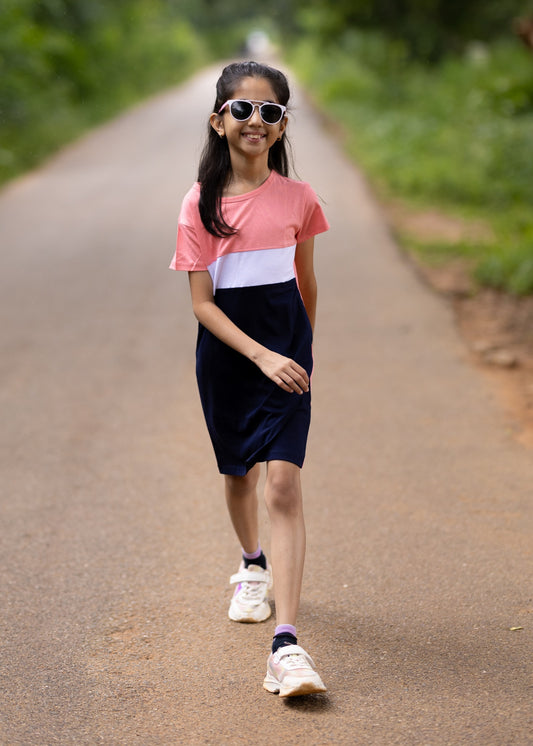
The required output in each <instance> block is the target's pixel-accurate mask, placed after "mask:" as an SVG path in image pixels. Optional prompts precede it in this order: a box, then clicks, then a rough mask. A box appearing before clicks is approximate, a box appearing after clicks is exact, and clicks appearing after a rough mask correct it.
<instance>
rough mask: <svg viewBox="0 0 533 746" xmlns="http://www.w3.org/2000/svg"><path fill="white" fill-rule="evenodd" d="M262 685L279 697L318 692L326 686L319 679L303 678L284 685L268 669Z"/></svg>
mask: <svg viewBox="0 0 533 746" xmlns="http://www.w3.org/2000/svg"><path fill="white" fill-rule="evenodd" d="M263 687H264V688H265V689H266V690H267V692H270V693H271V694H279V696H280V697H301V696H302V695H304V694H319V693H320V692H327V689H326V687H325V686H324V684H323V683H322V681H321V680H320V679H319V680H318V681H316V680H315V681H312V680H307V681H306V680H304V681H299V682H298V683H295V684H292V686H286V687H284V686H283V684H281V683H280V682H279V681H278V680H277V679H276V678H275V677H274V676H272V674H271V673H270V671H268V672H267V675H266V676H265V680H264V681H263Z"/></svg>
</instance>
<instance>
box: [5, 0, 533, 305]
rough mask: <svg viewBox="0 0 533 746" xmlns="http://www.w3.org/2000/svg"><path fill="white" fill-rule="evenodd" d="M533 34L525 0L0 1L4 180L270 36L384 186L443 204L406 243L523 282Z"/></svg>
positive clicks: (530, 180)
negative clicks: (439, 215) (449, 225)
mask: <svg viewBox="0 0 533 746" xmlns="http://www.w3.org/2000/svg"><path fill="white" fill-rule="evenodd" d="M532 47H533V2H532V1H530V0H468V1H467V2H465V1H464V0H394V1H392V0H271V1H270V3H268V5H264V4H261V6H260V8H259V9H258V6H257V5H256V4H251V3H249V2H248V0H246V2H245V0H113V2H111V1H108V2H106V1H105V0H2V5H1V9H0V183H5V182H6V181H7V180H9V179H11V178H13V177H14V176H16V175H18V174H20V173H21V172H23V171H25V170H27V169H29V168H31V167H33V166H35V165H36V164H38V163H39V162H41V161H42V159H43V158H45V157H46V156H48V155H49V154H51V153H52V152H54V151H55V150H56V149H58V148H59V147H60V146H61V145H63V144H64V143H66V142H68V141H70V140H72V139H73V138H75V137H77V136H79V135H80V134H81V133H82V132H83V131H85V130H87V129H88V128H90V127H92V126H94V125H95V124H97V123H99V122H102V121H104V120H106V119H108V118H110V117H112V116H113V115H115V114H116V113H117V112H119V111H120V110H122V109H124V108H125V107H128V106H131V105H133V104H134V103H135V102H136V101H139V100H142V99H143V98H145V97H147V96H149V95H152V94H154V93H156V92H158V91H160V90H163V89H165V88H168V87H171V86H174V85H176V84H178V83H180V82H181V81H182V80H184V79H185V78H186V77H188V76H189V75H191V74H192V73H193V72H194V71H195V70H197V69H199V68H201V67H203V66H205V65H206V64H209V63H212V62H214V61H216V60H221V59H228V58H235V57H238V56H242V55H245V56H249V57H254V58H259V59H265V58H269V57H270V55H271V54H272V52H273V51H275V53H276V55H277V56H278V57H279V58H280V59H281V60H282V61H283V64H284V65H285V66H289V67H290V69H291V70H293V71H294V75H295V77H296V78H297V79H299V81H300V82H301V83H302V84H303V86H304V87H305V88H306V90H307V92H308V93H309V95H310V96H311V97H312V98H313V100H314V101H315V103H316V105H317V106H318V107H320V108H321V110H322V111H323V113H324V117H325V119H326V121H327V122H328V123H329V124H330V125H331V126H332V127H334V128H335V131H336V133H337V134H338V135H339V136H340V137H341V138H342V140H343V142H344V145H345V147H346V149H347V151H348V152H349V153H350V154H351V155H352V156H353V157H354V158H355V159H356V160H357V162H358V163H359V164H360V165H361V166H362V167H363V168H364V169H365V171H366V173H367V174H368V175H369V178H371V180H372V183H373V185H374V187H375V189H376V190H377V192H378V193H379V194H380V195H382V196H383V198H384V199H388V200H394V199H396V198H398V199H401V200H405V201H407V202H408V203H409V204H411V205H414V206H415V207H425V206H428V205H437V206H438V207H439V208H441V209H442V210H445V211H447V213H448V214H449V215H450V216H453V218H454V219H455V221H456V222H455V225H456V227H457V226H458V228H457V230H455V231H453V230H445V231H441V232H440V233H439V231H433V232H432V233H431V236H430V237H424V235H423V232H422V233H421V232H420V231H418V232H416V231H415V232H413V231H409V229H408V227H407V228H406V229H405V235H404V241H405V242H406V243H407V244H409V247H410V249H411V250H413V251H414V252H416V253H418V254H419V255H421V256H424V257H425V261H428V262H435V263H438V262H439V261H441V260H442V259H443V258H444V259H447V260H449V259H450V257H452V258H453V257H455V258H459V259H460V260H461V261H463V262H465V263H466V264H467V265H468V267H469V268H471V271H472V274H473V276H474V277H475V280H476V282H477V283H480V284H481V285H483V286H489V287H493V288H498V289H502V290H505V291H507V292H509V293H511V294H514V295H530V294H533V210H532V204H533V199H532V198H533V142H532V133H533V127H532V125H533V48H532ZM184 115H186V112H184ZM464 226H466V228H465V227H464ZM400 229H401V226H400Z"/></svg>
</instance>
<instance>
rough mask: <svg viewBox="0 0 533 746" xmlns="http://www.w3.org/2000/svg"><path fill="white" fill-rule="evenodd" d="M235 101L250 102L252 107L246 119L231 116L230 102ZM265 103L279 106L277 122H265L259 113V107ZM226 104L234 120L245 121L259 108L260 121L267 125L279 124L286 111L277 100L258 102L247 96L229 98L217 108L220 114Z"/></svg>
mask: <svg viewBox="0 0 533 746" xmlns="http://www.w3.org/2000/svg"><path fill="white" fill-rule="evenodd" d="M236 101H244V102H245V103H247V104H250V106H252V107H253V108H252V113H251V114H250V116H249V117H246V119H237V117H235V116H233V113H232V111H231V104H234V103H235V102H236ZM265 104H271V105H273V106H279V108H280V109H281V116H280V118H279V119H278V121H277V122H265V120H264V119H263V115H262V114H261V107H262V106H264V105H265ZM226 106H227V107H228V111H229V113H230V116H231V117H232V118H233V119H235V121H236V122H247V121H248V120H249V119H251V118H252V117H253V115H254V112H255V110H256V108H257V109H259V116H260V117H261V121H262V122H263V124H266V125H269V126H271V127H272V126H274V125H275V124H279V123H280V122H281V120H282V119H283V117H284V116H285V113H286V111H287V107H286V106H283V104H278V103H277V101H260V102H257V101H256V102H254V101H250V100H249V99H247V98H229V99H228V100H227V101H226V102H225V103H223V104H222V106H221V107H220V109H219V110H218V113H219V114H222V112H223V111H224V109H225V108H226Z"/></svg>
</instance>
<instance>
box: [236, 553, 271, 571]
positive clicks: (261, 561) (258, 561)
mask: <svg viewBox="0 0 533 746" xmlns="http://www.w3.org/2000/svg"><path fill="white" fill-rule="evenodd" d="M242 559H243V561H244V566H245V567H248V565H258V566H259V567H262V568H263V570H266V569H267V558H266V557H265V555H264V554H263V552H261V554H260V555H259V557H255V558H254V559H247V558H246V557H244V556H243V558H242Z"/></svg>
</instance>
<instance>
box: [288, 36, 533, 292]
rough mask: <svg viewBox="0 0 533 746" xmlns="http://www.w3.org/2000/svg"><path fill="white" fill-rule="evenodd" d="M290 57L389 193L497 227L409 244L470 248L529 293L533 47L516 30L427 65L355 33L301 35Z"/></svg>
mask: <svg viewBox="0 0 533 746" xmlns="http://www.w3.org/2000/svg"><path fill="white" fill-rule="evenodd" d="M289 61H290V63H291V64H292V66H293V67H294V69H295V70H296V72H297V74H298V76H299V77H300V78H301V80H302V82H303V83H304V84H305V85H306V86H307V87H308V88H309V89H310V90H311V92H312V94H313V95H314V97H315V99H316V101H317V102H318V103H319V105H320V106H321V107H322V108H323V109H324V110H325V112H326V113H327V114H328V115H329V117H330V118H331V119H333V120H334V121H336V122H338V123H339V124H340V125H341V127H342V129H343V131H344V133H345V143H346V148H347V150H348V152H349V153H350V155H351V156H353V158H354V159H355V160H356V161H357V162H358V163H359V164H360V165H361V166H362V167H363V168H364V169H365V171H366V172H367V173H368V175H369V176H370V178H371V179H372V180H373V183H374V185H375V187H376V189H377V191H378V193H379V194H380V195H381V196H383V197H384V198H385V199H386V198H389V197H395V198H401V199H403V200H406V201H407V202H409V203H410V204H413V205H416V206H418V207H420V208H421V209H423V208H425V207H429V206H431V207H435V206H436V207H438V208H440V209H441V210H443V211H445V212H448V213H450V214H451V215H455V216H460V217H461V218H463V219H469V218H470V219H475V220H477V221H484V222H486V223H487V225H488V226H490V231H489V234H490V235H491V236H493V237H492V238H486V239H484V240H480V239H479V238H476V239H470V240H468V239H464V238H462V239H460V240H458V241H448V242H446V241H442V240H441V241H438V242H435V241H428V242H424V241H420V240H417V241H412V240H409V239H408V238H406V239H405V242H406V244H407V248H412V249H416V253H417V254H418V255H419V256H422V257H424V256H426V257H427V258H428V260H429V259H430V258H432V259H433V260H434V258H435V256H436V255H437V254H438V255H439V257H440V260H441V261H442V260H444V259H445V258H446V257H450V258H454V257H457V256H464V257H465V258H467V259H468V260H469V262H471V264H472V266H473V272H474V274H475V277H476V278H477V280H478V281H479V282H480V283H481V284H484V285H487V286H492V287H495V288H499V289H502V290H505V291H508V292H511V293H514V294H530V293H533V210H532V209H531V206H532V205H533V137H532V134H531V133H532V132H533V58H532V56H531V55H530V54H529V53H528V52H527V51H526V50H525V49H522V48H521V47H520V46H519V44H518V42H514V41H509V42H508V43H505V44H503V43H500V44H498V45H494V46H492V47H481V46H479V45H477V46H475V47H472V48H471V49H470V50H469V52H468V53H467V54H465V55H464V56H462V57H460V58H459V57H457V58H453V59H448V60H445V61H444V63H442V64H441V65H440V66H438V67H435V68H424V67H422V66H421V65H419V64H414V63H410V62H408V61H407V60H406V59H405V57H404V56H403V53H402V50H401V48H398V47H395V46H393V45H391V44H390V43H387V42H386V41H385V40H384V39H383V38H381V37H379V36H371V35H368V34H367V35H362V34H355V33H350V34H349V35H347V36H346V38H345V40H344V42H343V43H342V44H340V45H338V46H337V47H336V48H335V49H329V50H327V53H324V51H322V52H319V51H318V50H317V48H316V45H315V44H314V43H313V42H312V41H310V40H307V41H304V42H301V43H300V44H298V45H297V46H296V48H295V50H294V51H293V53H292V54H291V56H290V58H289ZM415 244H416V246H415Z"/></svg>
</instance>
